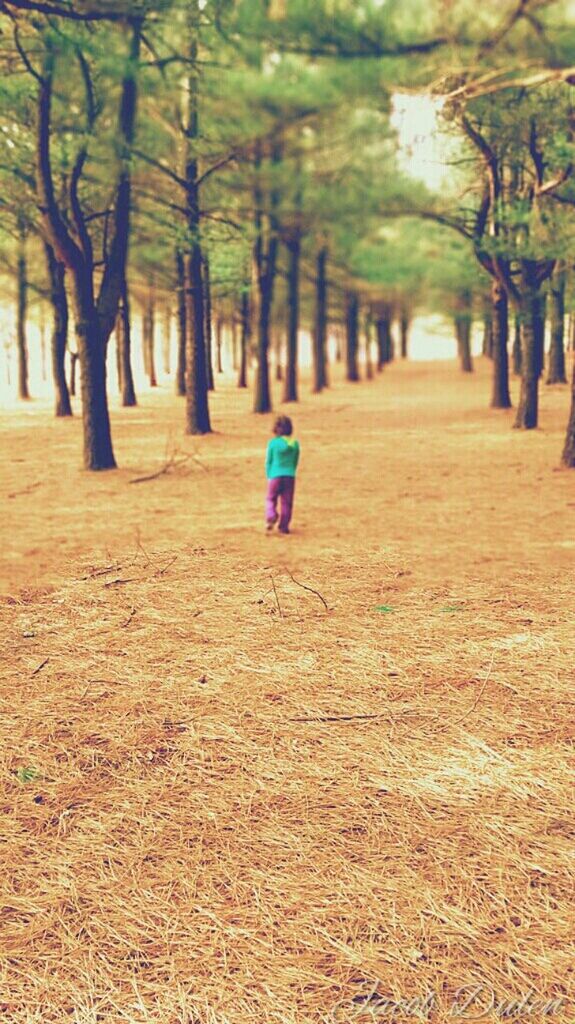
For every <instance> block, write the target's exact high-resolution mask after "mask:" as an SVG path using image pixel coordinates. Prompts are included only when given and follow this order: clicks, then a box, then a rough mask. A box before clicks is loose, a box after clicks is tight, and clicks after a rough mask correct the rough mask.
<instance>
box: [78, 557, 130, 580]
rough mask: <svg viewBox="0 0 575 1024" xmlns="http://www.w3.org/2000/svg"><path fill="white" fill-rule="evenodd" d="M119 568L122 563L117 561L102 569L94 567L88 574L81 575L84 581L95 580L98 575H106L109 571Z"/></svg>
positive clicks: (115, 570)
mask: <svg viewBox="0 0 575 1024" xmlns="http://www.w3.org/2000/svg"><path fill="white" fill-rule="evenodd" d="M119 568H120V565H119V564H118V563H117V562H116V563H115V564H114V565H104V566H103V567H102V568H101V569H94V571H93V572H89V573H88V575H87V576H81V577H80V579H81V580H82V581H84V580H93V579H96V577H98V576H106V575H107V574H108V573H109V572H117V570H118V569H119Z"/></svg>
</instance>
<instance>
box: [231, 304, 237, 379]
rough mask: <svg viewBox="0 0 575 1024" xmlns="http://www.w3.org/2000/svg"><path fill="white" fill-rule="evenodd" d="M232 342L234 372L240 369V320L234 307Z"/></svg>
mask: <svg viewBox="0 0 575 1024" xmlns="http://www.w3.org/2000/svg"><path fill="white" fill-rule="evenodd" d="M230 329H231V334H230V344H231V356H232V370H233V371H234V373H235V372H236V370H237V369H238V365H239V364H238V321H237V317H236V310H235V308H234V310H233V312H232V319H231V323H230Z"/></svg>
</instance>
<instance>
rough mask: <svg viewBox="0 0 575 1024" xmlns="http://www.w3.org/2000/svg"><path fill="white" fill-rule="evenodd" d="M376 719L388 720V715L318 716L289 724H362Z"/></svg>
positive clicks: (291, 720)
mask: <svg viewBox="0 0 575 1024" xmlns="http://www.w3.org/2000/svg"><path fill="white" fill-rule="evenodd" d="M374 718H386V715H383V714H382V715H318V716H317V717H314V718H288V722H361V721H364V720H365V721H368V720H373V719H374Z"/></svg>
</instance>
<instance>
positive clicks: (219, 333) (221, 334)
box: [216, 316, 224, 373]
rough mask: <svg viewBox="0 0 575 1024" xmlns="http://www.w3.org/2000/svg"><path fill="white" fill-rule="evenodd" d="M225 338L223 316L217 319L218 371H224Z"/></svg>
mask: <svg viewBox="0 0 575 1024" xmlns="http://www.w3.org/2000/svg"><path fill="white" fill-rule="evenodd" d="M223 340H224V321H223V319H222V317H221V316H218V318H217V319H216V372H217V373H223V372H224V367H223V364H222V345H223Z"/></svg>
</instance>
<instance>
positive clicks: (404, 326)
mask: <svg viewBox="0 0 575 1024" xmlns="http://www.w3.org/2000/svg"><path fill="white" fill-rule="evenodd" d="M409 327H410V317H409V313H408V312H407V310H406V309H403V310H402V313H401V317H400V321H399V331H400V339H401V358H402V359H407V357H408V350H409Z"/></svg>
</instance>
